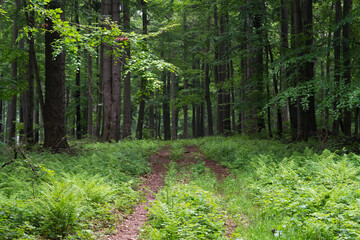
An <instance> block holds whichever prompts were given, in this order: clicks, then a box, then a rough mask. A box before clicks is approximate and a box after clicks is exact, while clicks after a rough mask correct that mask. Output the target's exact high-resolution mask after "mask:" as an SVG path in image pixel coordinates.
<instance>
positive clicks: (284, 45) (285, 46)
mask: <svg viewBox="0 0 360 240" xmlns="http://www.w3.org/2000/svg"><path fill="white" fill-rule="evenodd" d="M280 32H281V33H280V38H281V47H280V55H281V58H282V59H284V58H285V56H286V53H287V52H288V50H289V39H288V35H289V10H288V1H287V0H281V31H280ZM282 64H283V63H282ZM288 71H289V70H288V69H287V68H286V66H285V65H284V64H283V66H282V67H281V69H280V89H281V90H284V89H285V88H286V86H287V82H286V79H287V77H288V75H289V72H288ZM288 121H289V116H288V108H287V107H286V106H284V107H283V108H282V122H285V123H286V122H288ZM278 132H279V131H278Z"/></svg>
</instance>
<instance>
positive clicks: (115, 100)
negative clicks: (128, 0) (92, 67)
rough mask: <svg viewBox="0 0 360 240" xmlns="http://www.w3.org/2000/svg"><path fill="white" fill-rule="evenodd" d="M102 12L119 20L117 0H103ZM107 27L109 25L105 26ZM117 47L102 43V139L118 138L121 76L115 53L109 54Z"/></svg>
mask: <svg viewBox="0 0 360 240" xmlns="http://www.w3.org/2000/svg"><path fill="white" fill-rule="evenodd" d="M102 4H103V5H102V14H103V15H107V16H111V17H112V20H113V21H115V22H117V23H118V22H119V20H120V12H119V7H120V2H119V0H113V1H110V0H103V2H102ZM105 27H107V28H108V27H109V26H105ZM116 48H117V47H116V46H115V47H111V46H109V45H108V44H107V43H104V52H103V61H104V62H103V64H104V66H103V81H104V132H103V136H102V139H103V141H112V140H114V141H116V142H117V141H119V140H120V107H119V106H120V105H121V80H120V79H121V76H120V65H119V59H117V57H116V55H114V54H111V55H110V54H109V53H110V52H113V51H117V49H116Z"/></svg>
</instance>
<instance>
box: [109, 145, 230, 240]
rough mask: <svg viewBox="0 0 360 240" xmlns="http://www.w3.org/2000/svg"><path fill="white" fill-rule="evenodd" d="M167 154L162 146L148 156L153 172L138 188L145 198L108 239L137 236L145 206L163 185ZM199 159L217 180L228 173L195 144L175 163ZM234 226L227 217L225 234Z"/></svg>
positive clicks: (142, 222)
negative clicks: (159, 149) (144, 194)
mask: <svg viewBox="0 0 360 240" xmlns="http://www.w3.org/2000/svg"><path fill="white" fill-rule="evenodd" d="M169 154H170V152H169V150H168V148H164V149H163V150H161V151H159V152H158V153H156V154H154V155H153V156H152V157H150V163H151V165H152V168H153V173H151V174H149V175H147V176H145V177H144V181H143V184H142V185H141V186H140V189H141V190H142V191H143V192H145V193H146V200H145V201H144V202H143V203H141V204H139V205H138V206H137V207H136V208H135V209H134V212H133V213H132V214H131V215H130V216H129V217H128V218H127V219H125V220H124V221H123V222H122V223H121V224H120V226H119V228H118V229H117V231H116V233H115V234H114V235H112V236H109V238H108V240H135V239H137V238H138V236H139V229H140V228H141V227H142V226H143V225H144V224H145V223H146V221H147V212H148V210H147V209H146V208H147V207H148V206H149V205H150V203H151V202H152V201H154V200H155V196H154V194H153V193H157V192H158V191H159V189H160V188H161V187H162V186H163V185H164V179H165V174H166V171H167V168H166V167H167V166H168V165H169V163H170V162H171V160H170V158H169ZM199 160H202V161H204V162H205V166H206V167H208V168H209V169H211V170H212V171H213V172H214V173H215V174H216V177H217V179H218V181H219V182H220V181H221V180H222V179H223V178H225V177H226V176H228V175H229V174H230V173H229V171H228V169H227V168H226V167H224V166H222V165H221V164H219V163H218V162H215V161H213V160H211V159H208V158H206V157H205V156H204V155H203V154H202V153H201V151H200V150H199V149H198V147H197V146H186V147H185V156H184V157H183V158H181V159H180V160H178V161H177V163H178V164H179V165H180V166H184V167H187V166H190V165H192V164H196V163H198V162H199ZM235 227H236V226H235V225H234V224H233V223H232V222H231V221H230V220H229V219H227V220H226V232H227V234H226V235H227V236H229V235H230V234H231V232H232V231H233V229H234V228H235Z"/></svg>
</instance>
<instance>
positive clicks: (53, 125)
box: [44, 0, 68, 150]
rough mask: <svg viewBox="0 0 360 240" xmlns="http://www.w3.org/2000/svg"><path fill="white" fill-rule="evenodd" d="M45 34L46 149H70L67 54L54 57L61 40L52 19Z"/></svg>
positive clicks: (55, 6) (54, 6) (55, 3)
mask: <svg viewBox="0 0 360 240" xmlns="http://www.w3.org/2000/svg"><path fill="white" fill-rule="evenodd" d="M48 7H49V9H59V8H61V1H60V0H52V1H51V2H50V3H49V4H48ZM46 26H47V28H46V30H47V31H46V32H45V109H44V130H45V141H44V147H51V148H53V149H54V150H56V149H58V148H62V147H68V143H67V140H66V127H65V54H64V53H63V52H62V53H60V54H58V55H57V56H55V57H54V55H53V53H54V46H53V44H54V42H56V41H57V40H59V39H61V36H60V33H59V32H57V31H54V28H53V27H54V24H53V21H52V20H51V19H50V18H47V19H46Z"/></svg>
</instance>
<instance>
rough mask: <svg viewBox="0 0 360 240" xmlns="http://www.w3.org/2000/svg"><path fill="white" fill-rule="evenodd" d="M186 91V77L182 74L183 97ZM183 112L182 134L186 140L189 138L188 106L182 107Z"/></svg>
mask: <svg viewBox="0 0 360 240" xmlns="http://www.w3.org/2000/svg"><path fill="white" fill-rule="evenodd" d="M187 89H188V82H187V77H186V74H184V91H185V96H186V95H187ZM183 112H184V133H183V138H184V139H187V138H188V137H189V133H188V132H189V121H188V119H189V117H188V105H186V104H185V105H184V106H183Z"/></svg>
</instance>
